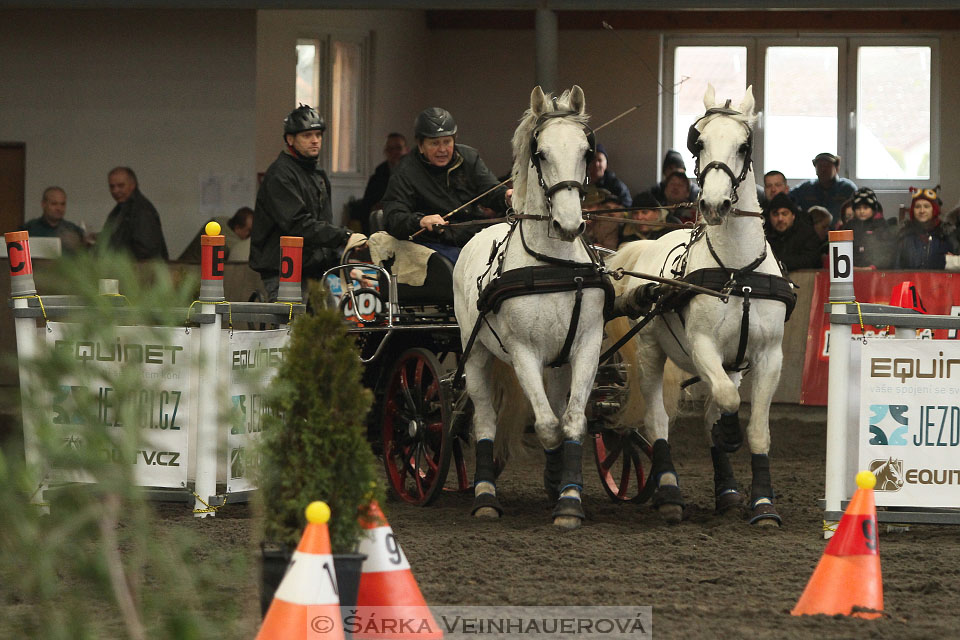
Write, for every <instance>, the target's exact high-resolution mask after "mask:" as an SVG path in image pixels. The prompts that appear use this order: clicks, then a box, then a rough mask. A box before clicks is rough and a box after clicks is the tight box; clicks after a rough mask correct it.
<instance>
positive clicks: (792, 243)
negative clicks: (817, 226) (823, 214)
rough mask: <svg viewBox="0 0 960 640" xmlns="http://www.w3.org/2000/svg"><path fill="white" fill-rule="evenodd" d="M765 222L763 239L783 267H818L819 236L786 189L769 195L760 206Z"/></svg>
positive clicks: (793, 268) (819, 262)
mask: <svg viewBox="0 0 960 640" xmlns="http://www.w3.org/2000/svg"><path fill="white" fill-rule="evenodd" d="M764 214H765V215H766V216H767V218H768V220H769V223H768V224H767V226H766V235H767V242H769V243H770V248H771V249H773V255H775V256H776V257H777V260H779V261H780V263H781V264H783V266H784V268H785V269H786V270H787V271H795V270H797V269H819V268H820V266H821V265H822V263H823V259H822V258H821V257H820V256H821V245H822V242H821V241H820V237H819V236H818V235H817V233H816V231H814V230H813V227H811V226H810V225H809V224H807V222H806V220H805V219H804V218H803V217H801V216H800V210H799V209H798V208H797V205H796V204H794V202H793V200H791V199H790V196H788V195H787V194H786V193H778V194H777V195H775V196H773V198H772V199H771V200H770V202H768V203H767V206H766V208H765V209H764Z"/></svg>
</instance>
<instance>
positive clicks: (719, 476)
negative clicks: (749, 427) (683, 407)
mask: <svg viewBox="0 0 960 640" xmlns="http://www.w3.org/2000/svg"><path fill="white" fill-rule="evenodd" d="M736 375H739V374H736ZM733 415H734V416H736V414H733ZM720 417H721V416H720V408H719V407H718V406H717V403H716V402H714V401H713V398H708V399H707V402H706V410H705V412H704V418H705V422H706V425H707V440H708V441H710V443H711V444H710V459H711V460H712V461H713V497H714V504H715V506H716V512H717V513H718V514H720V515H723V514H725V513H728V512H729V511H730V510H732V509H739V507H740V506H741V505H742V504H743V496H742V495H741V494H740V488H739V487H738V485H737V479H736V477H735V476H734V474H733V467H732V466H731V465H730V458H729V456H728V455H727V451H726V450H725V449H723V448H722V447H720V446H718V444H717V437H716V430H717V425H718V424H720ZM738 431H739V429H738Z"/></svg>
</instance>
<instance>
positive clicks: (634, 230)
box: [620, 193, 680, 244]
mask: <svg viewBox="0 0 960 640" xmlns="http://www.w3.org/2000/svg"><path fill="white" fill-rule="evenodd" d="M633 206H634V207H639V210H638V211H631V212H630V213H629V214H628V217H629V218H630V219H631V220H636V221H638V222H669V223H673V224H680V219H679V218H677V217H676V216H674V215H672V214H670V213H668V211H667V210H666V209H664V208H663V207H662V206H661V205H660V203H659V202H657V199H656V198H654V197H653V196H652V195H650V194H649V193H640V194H637V198H636V199H635V200H634V201H633ZM668 231H672V229H665V228H664V227H662V226H660V225H646V224H625V225H623V231H622V233H621V234H620V242H621V244H622V243H624V242H631V241H633V240H656V239H657V238H659V237H660V236H662V235H663V234H665V233H667V232H668Z"/></svg>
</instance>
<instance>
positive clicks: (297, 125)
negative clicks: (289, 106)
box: [283, 104, 327, 135]
mask: <svg viewBox="0 0 960 640" xmlns="http://www.w3.org/2000/svg"><path fill="white" fill-rule="evenodd" d="M326 130H327V124H326V123H325V122H324V121H323V117H322V116H321V115H320V114H319V113H317V110H316V109H314V108H313V107H311V106H309V105H305V104H301V105H300V106H299V107H297V108H296V109H294V110H293V111H291V112H290V115H288V116H287V117H286V118H284V119H283V135H287V134H288V133H290V134H294V135H296V134H298V133H300V132H302V131H319V132H320V133H323V132H324V131H326Z"/></svg>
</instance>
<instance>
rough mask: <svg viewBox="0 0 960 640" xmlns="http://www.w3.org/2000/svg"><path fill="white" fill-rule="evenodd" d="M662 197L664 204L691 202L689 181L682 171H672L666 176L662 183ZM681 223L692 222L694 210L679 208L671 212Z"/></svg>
mask: <svg viewBox="0 0 960 640" xmlns="http://www.w3.org/2000/svg"><path fill="white" fill-rule="evenodd" d="M663 195H664V198H665V200H666V202H665V204H666V205H668V206H670V205H677V204H680V203H684V202H691V201H692V200H693V198H692V197H691V195H692V194H691V191H690V179H689V178H688V177H687V174H685V173H684V172H683V171H674V172H673V173H671V174H670V175H668V176H667V179H666V180H664V183H663ZM673 215H675V216H676V217H677V218H679V219H680V221H681V222H694V221H695V220H696V217H697V213H696V209H694V208H693V207H681V208H679V209H676V210H675V211H674V212H673Z"/></svg>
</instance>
